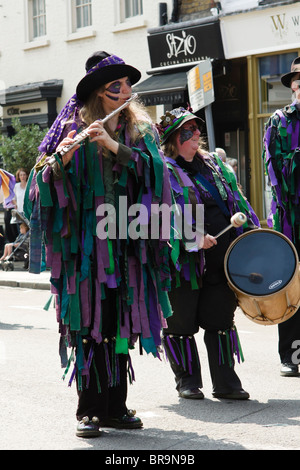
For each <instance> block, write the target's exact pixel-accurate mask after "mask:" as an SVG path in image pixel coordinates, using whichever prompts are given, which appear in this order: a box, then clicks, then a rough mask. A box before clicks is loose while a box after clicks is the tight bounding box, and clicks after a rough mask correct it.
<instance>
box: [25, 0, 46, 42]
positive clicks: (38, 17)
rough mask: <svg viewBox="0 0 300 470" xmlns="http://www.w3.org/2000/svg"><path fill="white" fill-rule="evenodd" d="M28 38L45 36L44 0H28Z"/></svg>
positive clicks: (33, 38)
mask: <svg viewBox="0 0 300 470" xmlns="http://www.w3.org/2000/svg"><path fill="white" fill-rule="evenodd" d="M28 14H29V25H30V28H29V31H30V33H29V34H30V38H29V39H30V40H31V41H33V40H35V39H37V38H40V37H42V36H46V33H47V30H46V5H45V0H30V1H29V5H28Z"/></svg>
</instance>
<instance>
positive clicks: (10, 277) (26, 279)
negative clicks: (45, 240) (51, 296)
mask: <svg viewBox="0 0 300 470" xmlns="http://www.w3.org/2000/svg"><path fill="white" fill-rule="evenodd" d="M23 264H24V263H23V262H19V261H16V262H14V264H13V265H14V270H13V271H3V270H2V269H0V286H7V287H21V288H28V289H42V290H50V271H49V270H46V271H43V272H42V273H40V274H32V273H29V272H28V271H27V270H26V269H24V268H23Z"/></svg>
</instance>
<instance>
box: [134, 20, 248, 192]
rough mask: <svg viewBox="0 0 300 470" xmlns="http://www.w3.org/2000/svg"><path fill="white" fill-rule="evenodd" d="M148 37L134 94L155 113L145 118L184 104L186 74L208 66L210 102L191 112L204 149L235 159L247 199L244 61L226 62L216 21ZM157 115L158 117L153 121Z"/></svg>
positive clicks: (187, 99)
mask: <svg viewBox="0 0 300 470" xmlns="http://www.w3.org/2000/svg"><path fill="white" fill-rule="evenodd" d="M148 32H149V35H148V47H149V55H150V60H151V69H150V70H149V71H148V72H147V73H148V74H149V75H150V76H149V78H147V79H146V80H144V81H143V82H141V83H139V84H138V85H137V86H135V87H134V90H135V91H136V92H137V93H139V96H140V98H141V100H142V101H143V102H144V104H145V105H146V106H149V107H156V111H157V112H156V113H155V112H154V113H152V114H151V113H150V114H151V115H152V118H153V119H156V118H157V117H158V118H159V117H160V115H161V114H163V113H164V112H165V111H166V110H170V109H172V108H174V107H178V106H184V107H186V106H187V105H190V102H191V100H190V95H189V90H188V73H189V72H190V71H191V69H192V68H194V67H196V66H199V64H200V63H202V62H203V61H207V60H208V61H210V62H211V67H212V75H213V87H214V94H215V98H214V101H213V103H212V105H211V107H210V109H208V108H207V107H203V108H201V109H199V110H197V112H196V114H197V115H198V116H199V117H201V118H202V119H203V120H204V121H205V122H206V126H204V129H203V131H202V137H204V139H206V141H207V147H208V149H209V150H214V148H215V147H223V148H225V147H226V151H227V153H228V156H230V157H235V158H238V160H239V168H238V170H239V179H240V183H241V184H242V186H243V189H244V191H245V193H246V194H247V195H248V190H249V174H250V173H249V167H248V161H249V158H248V132H247V126H248V108H247V106H248V101H247V92H246V89H245V86H246V87H247V60H246V59H245V58H241V59H240V60H238V61H234V62H233V61H231V60H226V57H225V54H224V47H223V41H222V36H221V28H220V17H213V16H212V17H208V18H203V19H200V20H198V21H190V22H181V23H176V24H171V25H166V26H163V27H160V28H156V29H151V30H149V31H148ZM202 85H203V84H202ZM159 106H160V108H158V109H159V111H158V110H157V107H159ZM149 109H151V108H149ZM208 110H209V111H210V113H208ZM158 112H159V113H161V114H158V116H157V113H158ZM212 134H213V135H212ZM213 144H214V145H213Z"/></svg>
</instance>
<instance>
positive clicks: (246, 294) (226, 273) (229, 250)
mask: <svg viewBox="0 0 300 470" xmlns="http://www.w3.org/2000/svg"><path fill="white" fill-rule="evenodd" d="M257 232H260V233H261V232H266V233H272V234H275V235H278V236H280V237H281V238H283V239H284V240H285V241H286V242H287V243H288V244H289V245H290V247H291V248H292V251H293V252H294V255H295V260H296V263H295V270H294V273H293V275H292V277H291V279H290V280H289V282H288V283H287V284H286V285H285V286H284V288H283V289H282V291H283V290H285V289H287V287H288V286H289V285H290V284H291V283H292V281H294V279H295V276H299V268H300V266H299V256H298V253H297V250H296V247H295V245H294V244H293V243H292V242H291V240H290V239H289V238H288V237H287V236H286V235H284V234H283V233H281V232H277V231H276V230H274V229H270V228H257V229H253V230H249V231H248V232H245V233H242V234H241V235H239V236H238V237H237V238H236V239H235V240H233V242H232V243H231V244H230V245H229V247H228V248H227V251H226V253H225V257H224V271H225V275H226V278H227V282H228V284H229V285H230V286H231V287H232V288H233V290H234V291H236V292H239V293H240V294H242V295H245V296H249V297H251V298H252V299H260V300H263V299H264V298H266V299H267V298H269V297H271V296H274V295H276V294H278V293H280V290H279V291H277V292H270V294H261V295H259V294H248V293H247V292H245V291H243V290H241V289H239V288H238V287H237V286H236V285H235V284H233V282H232V281H231V279H230V276H229V273H228V269H227V261H228V258H229V255H230V253H231V251H232V249H233V248H234V246H235V245H236V244H237V243H238V241H239V240H241V239H242V238H245V237H247V236H249V235H250V234H253V233H257Z"/></svg>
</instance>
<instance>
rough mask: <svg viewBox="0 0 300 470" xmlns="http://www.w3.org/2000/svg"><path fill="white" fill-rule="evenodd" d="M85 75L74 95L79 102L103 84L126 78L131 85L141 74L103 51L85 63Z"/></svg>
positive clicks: (85, 99) (96, 53)
mask: <svg viewBox="0 0 300 470" xmlns="http://www.w3.org/2000/svg"><path fill="white" fill-rule="evenodd" d="M85 68H86V71H87V74H86V75H85V77H83V79H82V80H80V82H79V83H78V85H77V88H76V95H77V97H78V99H79V100H80V101H83V102H86V101H87V99H88V98H89V96H90V94H91V93H92V92H93V91H94V90H96V89H97V88H99V87H101V86H102V85H104V84H105V83H109V82H113V81H114V80H117V79H118V78H123V77H128V78H129V79H130V82H131V84H132V85H134V84H135V83H137V82H138V81H139V79H140V78H141V72H140V71H139V70H137V69H136V68H134V67H132V66H131V65H127V64H125V62H124V60H122V59H120V57H117V56H116V55H113V54H108V53H107V52H105V51H99V52H95V53H94V54H93V55H91V56H90V57H89V58H88V60H87V61H86V64H85Z"/></svg>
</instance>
